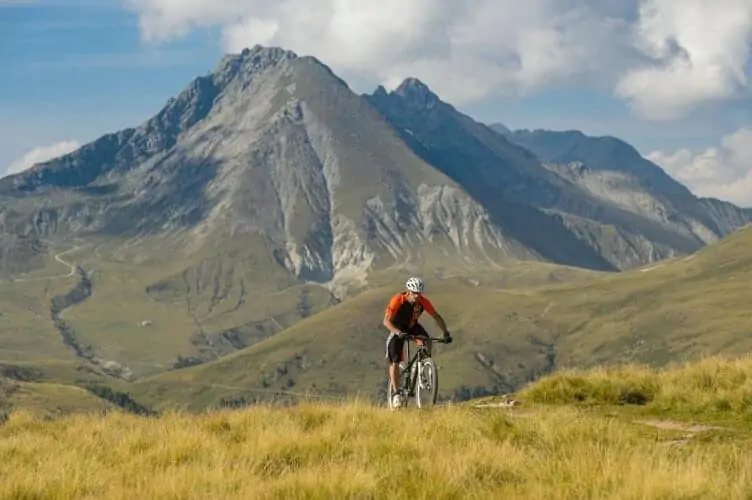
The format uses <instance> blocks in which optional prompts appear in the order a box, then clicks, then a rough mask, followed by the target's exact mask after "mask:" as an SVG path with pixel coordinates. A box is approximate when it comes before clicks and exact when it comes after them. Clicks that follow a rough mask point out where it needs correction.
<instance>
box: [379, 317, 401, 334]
mask: <svg viewBox="0 0 752 500" xmlns="http://www.w3.org/2000/svg"><path fill="white" fill-rule="evenodd" d="M382 324H383V325H384V326H385V327H386V329H387V330H389V331H390V332H396V333H399V332H401V331H402V330H400V329H399V328H397V327H396V326H395V325H394V323H392V320H391V319H390V317H389V314H385V315H384V321H383V322H382Z"/></svg>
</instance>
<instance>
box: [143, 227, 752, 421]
mask: <svg viewBox="0 0 752 500" xmlns="http://www.w3.org/2000/svg"><path fill="white" fill-rule="evenodd" d="M750 243H752V228H749V227H748V228H745V229H743V230H740V231H738V232H736V233H734V234H732V235H731V236H729V237H727V238H726V239H724V240H722V241H721V242H719V243H716V244H713V245H711V246H709V247H707V248H705V249H703V250H701V251H700V252H698V253H697V254H695V255H693V256H690V257H686V258H683V259H677V260H673V261H669V262H662V263H660V264H658V265H655V266H653V267H651V268H643V269H636V270H634V271H631V272H628V273H624V274H618V275H606V276H602V277H599V278H596V279H593V280H587V281H582V282H575V283H565V284H557V285H549V286H538V287H520V288H516V289H496V288H493V287H492V286H483V285H480V284H479V285H478V286H474V285H473V284H472V283H469V282H467V281H466V280H461V279H456V280H455V281H453V282H449V281H448V282H446V283H442V284H441V285H440V286H435V287H434V288H432V289H431V291H430V292H429V293H428V295H429V296H430V298H431V299H432V300H433V301H434V303H435V305H436V306H437V307H438V308H439V310H440V311H441V312H442V313H443V314H444V315H445V318H446V319H447V321H448V322H449V326H450V328H451V330H452V331H453V333H454V335H455V338H456V339H457V342H456V343H455V344H453V345H451V346H438V347H437V352H436V357H437V360H438V362H439V366H440V368H441V386H442V395H444V396H448V395H451V394H453V393H455V391H458V390H460V389H461V388H462V387H463V386H464V387H470V388H472V387H485V388H489V387H494V386H495V388H496V389H497V390H511V389H513V388H515V387H518V386H519V385H520V384H521V383H524V382H525V381H527V380H529V379H531V378H532V377H535V376H537V375H539V374H541V373H545V372H547V371H550V370H553V369H559V368H563V367H568V366H591V365H594V364H603V363H614V362H625V361H635V362H645V363H649V364H652V365H662V364H665V363H667V362H669V361H673V360H677V359H691V358H695V357H697V356H700V355H704V354H716V353H721V354H724V353H738V352H743V351H748V350H750V348H752V335H750V324H752V321H750V320H752V312H750V309H749V307H748V305H749V303H750V300H751V299H752V288H750V286H749V283H750V278H751V277H752V254H750V253H749V251H748V248H749V246H750ZM394 291H395V288H388V287H382V288H378V289H373V290H370V291H368V292H366V293H363V294H361V295H359V296H357V297H355V298H353V299H350V300H348V301H345V302H344V303H342V304H339V305H337V306H336V307H333V308H330V309H328V310H326V311H323V312H322V313H320V314H318V315H315V316H313V317H311V318H308V319H306V320H304V321H301V322H299V323H297V324H296V325H294V326H293V327H291V328H289V329H287V330H285V331H283V332H281V333H279V334H277V335H275V336H274V337H272V338H270V339H268V340H266V341H264V342H261V343H259V344H256V345H254V346H252V347H250V348H247V349H245V350H242V351H240V352H237V353H234V354H232V355H230V356H228V357H226V358H224V359H221V360H219V361H217V362H213V363H209V364H206V365H203V366H197V367H193V368H190V369H186V370H178V371H173V372H170V373H166V374H161V375H157V376H155V377H151V378H148V379H144V380H142V381H140V382H138V383H137V384H136V385H135V386H134V387H133V390H134V393H135V394H138V396H139V398H142V399H144V400H145V401H149V402H152V403H153V404H155V405H162V406H170V405H173V404H178V405H182V406H187V407H190V408H201V407H204V406H205V405H211V404H218V403H220V402H221V401H222V400H223V399H224V400H225V401H227V400H235V402H242V401H244V400H245V401H250V400H253V398H262V397H265V396H266V397H268V396H269V395H270V394H273V393H274V392H275V391H279V392H284V391H287V392H290V393H293V392H297V393H305V392H308V391H314V392H318V393H319V394H323V395H331V394H339V393H342V392H344V391H348V392H355V391H362V392H367V393H371V394H376V393H377V392H378V391H379V390H380V389H381V387H382V386H383V379H384V368H385V362H384V358H383V356H384V338H385V335H384V331H383V328H382V327H381V326H380V321H381V313H382V311H383V308H384V305H385V303H386V300H387V299H388V296H389V294H390V293H392V292H394ZM424 323H425V324H426V326H428V327H429V328H430V329H431V331H432V332H434V333H437V332H438V329H437V328H436V327H435V326H434V325H433V324H432V320H430V318H427V319H425V320H424Z"/></svg>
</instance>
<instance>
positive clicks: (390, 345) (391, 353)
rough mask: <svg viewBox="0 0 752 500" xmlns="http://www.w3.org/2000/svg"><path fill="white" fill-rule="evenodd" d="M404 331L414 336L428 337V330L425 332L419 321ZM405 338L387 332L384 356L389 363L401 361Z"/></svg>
mask: <svg viewBox="0 0 752 500" xmlns="http://www.w3.org/2000/svg"><path fill="white" fill-rule="evenodd" d="M405 333H408V334H410V335H415V336H416V337H426V338H428V337H429V335H428V332H426V330H425V329H424V328H423V326H421V324H420V323H415V324H414V325H413V326H412V327H411V328H410V329H409V330H407V331H406V332H405ZM406 340H407V339H404V338H399V337H397V336H396V335H394V334H393V333H390V334H389V337H387V339H386V357H387V359H388V360H389V362H390V363H399V362H400V361H403V359H402V356H403V354H404V352H403V350H404V348H405V341H406Z"/></svg>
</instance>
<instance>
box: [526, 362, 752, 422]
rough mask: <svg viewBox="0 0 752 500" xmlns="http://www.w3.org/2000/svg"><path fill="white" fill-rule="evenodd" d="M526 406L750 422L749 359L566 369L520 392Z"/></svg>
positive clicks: (751, 380)
mask: <svg viewBox="0 0 752 500" xmlns="http://www.w3.org/2000/svg"><path fill="white" fill-rule="evenodd" d="M518 396H519V397H520V398H522V399H524V400H525V401H528V402H531V403H555V404H567V403H585V404H601V405H603V404H606V405H617V404H637V405H648V406H650V407H652V408H654V409H657V410H661V411H669V412H674V413H684V414H694V415H702V414H723V413H728V414H736V415H739V416H742V417H744V418H746V419H747V420H748V421H749V422H750V423H752V413H751V411H752V357H750V356H745V357H739V358H725V357H721V356H713V357H708V358H704V359H702V360H700V361H698V362H693V363H682V364H672V365H668V366H666V367H663V368H649V367H646V366H640V365H621V366H613V367H598V368H594V369H592V370H567V371H561V372H556V373H554V374H552V375H549V376H547V377H544V378H542V379H540V380H539V381H537V382H536V383H535V384H532V385H530V386H527V387H525V388H523V389H522V390H521V391H520V392H519V394H518Z"/></svg>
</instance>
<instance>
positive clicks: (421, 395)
mask: <svg viewBox="0 0 752 500" xmlns="http://www.w3.org/2000/svg"><path fill="white" fill-rule="evenodd" d="M438 395H439V373H438V370H437V369H436V363H435V362H434V360H433V359H431V358H425V359H424V360H422V361H421V362H420V364H419V365H418V381H417V383H416V384H415V400H416V403H417V405H418V408H426V407H428V406H433V405H435V404H436V399H437V397H438Z"/></svg>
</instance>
